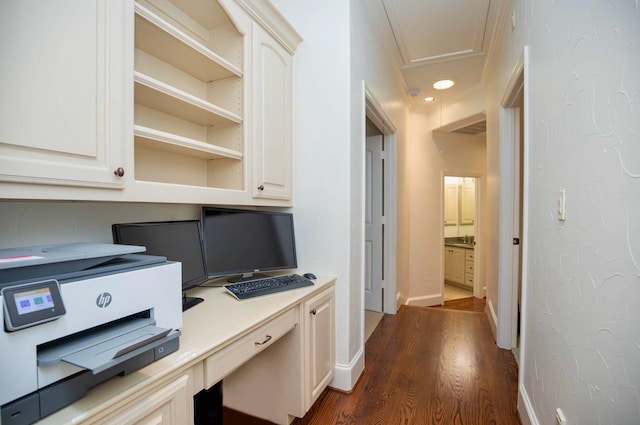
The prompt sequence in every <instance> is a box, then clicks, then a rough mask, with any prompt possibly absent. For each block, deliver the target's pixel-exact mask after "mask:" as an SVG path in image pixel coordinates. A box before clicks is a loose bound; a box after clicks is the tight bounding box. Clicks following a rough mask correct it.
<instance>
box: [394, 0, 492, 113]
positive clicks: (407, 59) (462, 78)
mask: <svg viewBox="0 0 640 425" xmlns="http://www.w3.org/2000/svg"><path fill="white" fill-rule="evenodd" d="M381 1H382V5H383V7H384V10H385V12H386V15H387V20H388V23H389V27H390V30H391V33H392V34H393V37H394V41H395V44H396V47H397V49H398V53H399V57H400V60H401V63H400V69H401V72H402V75H403V77H404V80H405V83H406V86H407V89H408V91H409V94H411V95H412V99H413V106H414V107H427V108H430V107H434V106H435V105H440V104H441V103H440V102H442V101H444V103H445V104H446V103H452V102H455V100H456V99H457V98H460V97H461V96H463V95H464V94H465V93H469V92H470V91H472V90H474V89H477V88H478V87H479V86H480V85H481V81H482V79H483V75H484V72H485V65H486V63H487V57H488V56H490V53H491V49H492V48H493V45H494V40H495V32H496V21H497V19H496V18H497V16H498V10H499V4H500V3H501V2H502V0H381ZM441 78H449V79H453V80H454V81H455V82H456V84H455V86H454V87H452V88H451V89H448V90H436V89H434V88H433V83H434V82H435V81H436V80H438V79H441ZM414 89H417V90H418V93H417V94H415V95H413V94H412V92H414V91H415V90H414ZM427 96H433V97H435V98H436V101H435V102H432V103H430V104H428V103H426V102H425V101H424V98H425V97H427Z"/></svg>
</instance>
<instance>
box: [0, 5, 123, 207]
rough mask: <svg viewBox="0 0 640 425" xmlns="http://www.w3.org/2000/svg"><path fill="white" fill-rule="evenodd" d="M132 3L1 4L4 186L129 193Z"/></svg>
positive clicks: (0, 163)
mask: <svg viewBox="0 0 640 425" xmlns="http://www.w3.org/2000/svg"><path fill="white" fill-rule="evenodd" d="M126 3H127V2H125V1H124V0H109V1H108V0H92V1H89V0H60V1H55V2H42V1H37V0H21V1H2V2H0V51H1V52H2V57H3V65H2V67H1V70H0V93H2V95H1V96H0V181H3V182H20V183H35V184H45V185H58V186H85V187H87V186H88V187H100V188H110V189H121V188H122V185H123V180H122V179H121V178H120V177H118V176H116V175H115V174H114V171H115V170H116V169H117V168H119V167H123V168H124V162H123V144H124V139H125V137H124V134H125V132H124V131H123V121H124V118H123V105H124V104H126V102H127V98H126V96H125V95H124V93H123V87H124V84H123V76H124V71H125V70H124V42H125V32H126V31H124V25H125V19H124V16H126V14H125V13H126V11H125V9H126V7H127V5H126ZM44 190H47V189H46V188H45V189H43V194H44ZM20 193H21V192H20V186H18V188H17V189H16V190H15V194H14V193H6V195H9V196H8V197H13V196H14V195H15V196H16V197H21V196H20ZM45 197H46V195H45Z"/></svg>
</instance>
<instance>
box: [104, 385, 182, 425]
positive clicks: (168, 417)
mask: <svg viewBox="0 0 640 425" xmlns="http://www.w3.org/2000/svg"><path fill="white" fill-rule="evenodd" d="M192 392H193V390H192V388H191V383H190V376H189V375H188V374H186V375H182V376H180V377H179V378H177V379H175V380H174V381H172V382H170V383H168V384H166V385H165V386H163V387H160V388H159V389H158V390H157V391H155V392H153V393H151V394H149V395H147V396H143V397H141V398H140V399H138V400H136V401H135V402H134V403H132V404H131V406H130V407H128V408H126V409H125V410H124V412H122V413H118V414H115V415H114V416H112V417H110V418H108V419H107V420H106V421H104V422H103V423H104V424H108V425H193V396H192Z"/></svg>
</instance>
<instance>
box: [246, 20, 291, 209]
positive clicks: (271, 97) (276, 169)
mask: <svg viewBox="0 0 640 425" xmlns="http://www.w3.org/2000/svg"><path fill="white" fill-rule="evenodd" d="M252 45H253V69H252V71H251V72H252V74H253V83H254V84H253V99H252V102H253V108H252V110H253V120H254V124H253V134H252V143H253V150H252V151H253V156H254V157H253V179H252V182H253V192H252V193H253V196H254V197H255V198H271V199H285V200H287V199H291V55H290V54H289V53H288V52H287V51H286V50H285V49H284V48H283V47H282V46H281V45H280V44H279V43H277V42H276V41H275V40H274V39H273V38H272V37H271V36H270V35H269V34H268V33H267V32H266V31H265V30H264V29H262V28H261V27H260V26H258V25H257V24H253V43H252Z"/></svg>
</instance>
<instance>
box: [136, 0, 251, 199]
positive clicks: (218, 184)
mask: <svg viewBox="0 0 640 425" xmlns="http://www.w3.org/2000/svg"><path fill="white" fill-rule="evenodd" d="M243 43H244V41H243V36H242V35H241V34H239V33H238V32H237V30H236V29H235V27H234V26H233V24H232V21H231V20H230V19H229V17H228V16H227V15H226V14H225V12H224V11H223V10H222V9H221V8H220V7H219V6H218V4H217V2H215V1H205V0H189V1H186V0H153V1H149V0H140V1H138V2H136V3H135V52H134V60H135V65H134V68H135V70H134V78H133V80H134V142H135V150H134V157H135V179H136V180H139V181H149V182H160V183H173V184H183V185H191V186H200V187H209V188H221V189H233V190H242V189H243V188H244V185H245V182H244V176H245V172H244V167H245V165H246V164H244V161H245V152H244V150H245V146H244V141H243V140H244V138H243V133H244V102H243V98H244V93H243V77H244V75H243V71H242V70H243V49H244V47H243V46H244V44H243Z"/></svg>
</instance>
